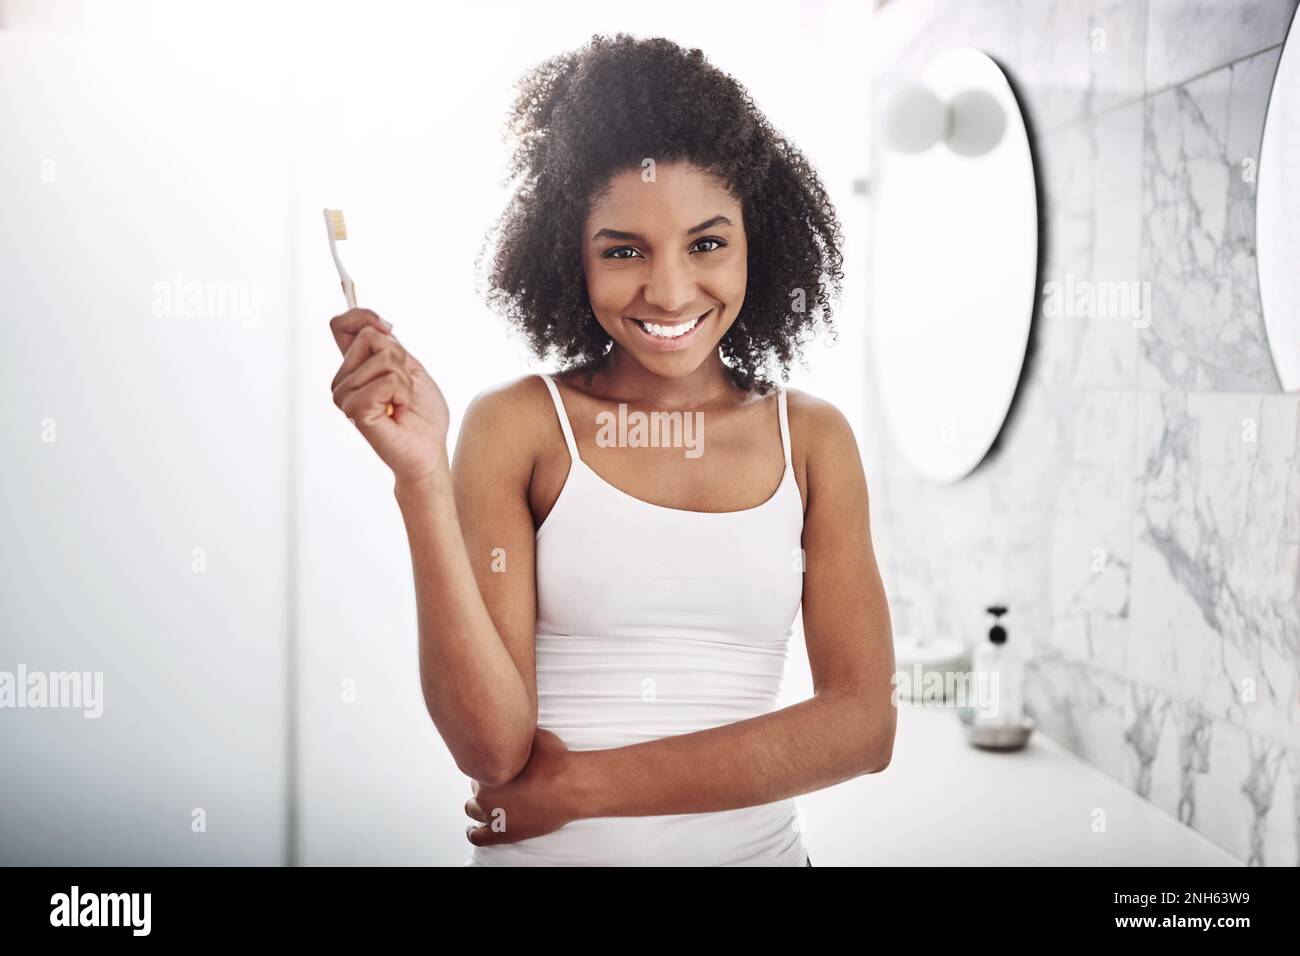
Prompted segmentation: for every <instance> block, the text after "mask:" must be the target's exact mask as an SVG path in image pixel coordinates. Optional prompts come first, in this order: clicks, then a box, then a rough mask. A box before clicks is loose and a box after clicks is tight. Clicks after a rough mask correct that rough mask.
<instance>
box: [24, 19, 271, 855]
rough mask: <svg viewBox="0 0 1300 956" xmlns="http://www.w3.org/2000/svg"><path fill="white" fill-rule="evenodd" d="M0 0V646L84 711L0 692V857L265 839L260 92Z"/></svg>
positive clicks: (130, 39) (266, 118)
mask: <svg viewBox="0 0 1300 956" xmlns="http://www.w3.org/2000/svg"><path fill="white" fill-rule="evenodd" d="M4 13H5V20H4V28H3V29H0V129H3V130H4V131H5V132H4V146H3V148H2V149H0V289H2V290H3V294H0V328H2V329H3V330H4V341H3V343H2V344H0V436H2V440H3V447H4V463H3V477H2V478H0V482H2V484H3V502H4V503H3V508H4V533H3V534H0V670H4V671H9V672H11V673H13V672H15V671H16V670H17V668H18V667H19V666H20V665H22V666H25V667H26V668H27V669H28V670H29V671H44V672H50V671H82V672H102V675H103V676H102V679H103V712H102V716H100V717H98V718H91V719H87V718H85V717H83V716H82V712H81V711H74V710H67V709H62V710H60V709H4V710H0V768H3V769H0V777H2V778H3V786H0V863H8V864H96V865H101V864H110V863H112V864H129V865H141V864H154V863H214V864H215V863H220V864H227V863H253V864H266V863H276V862H279V861H281V860H282V859H283V858H284V852H285V851H284V844H285V824H284V821H285V797H286V788H285V774H286V767H287V764H286V756H287V750H286V719H285V717H286V710H285V700H284V687H285V677H286V670H285V653H286V643H285V619H286V611H287V602H286V573H287V563H286V562H287V557H288V542H287V538H286V531H285V521H284V514H285V509H284V504H285V498H286V485H285V476H286V453H285V449H286V440H287V438H288V436H289V434H290V427H291V424H292V423H291V422H290V420H289V417H288V415H287V397H288V393H287V390H286V383H285V369H286V367H287V358H288V348H287V337H286V331H287V325H286V322H285V316H286V315H287V314H288V308H289V303H288V299H287V293H288V289H289V283H288V281H287V280H288V278H289V277H290V275H291V257H290V248H289V242H288V238H289V233H288V230H287V228H286V226H287V220H286V213H287V208H288V207H287V203H286V196H288V195H289V176H288V172H289V169H288V163H287V157H288V152H287V144H288V140H287V138H286V134H285V129H286V127H285V123H284V109H283V106H284V103H283V97H282V96H277V94H276V90H275V88H274V86H273V85H272V83H271V81H270V79H269V78H267V77H265V76H262V77H258V78H257V80H256V82H252V81H251V80H250V78H249V77H248V76H247V75H245V74H243V73H241V72H240V71H238V70H232V69H231V68H230V62H229V57H228V56H225V55H223V54H222V52H221V51H220V49H218V48H213V47H208V46H204V45H192V44H185V43H180V42H169V41H168V39H167V38H166V37H159V36H149V35H147V33H146V32H145V31H144V30H123V31H121V32H117V33H111V32H86V31H77V30H68V31H61V30H59V29H58V28H59V27H60V26H61V25H62V24H61V23H59V22H51V20H50V19H43V18H52V19H54V20H58V19H59V17H62V16H63V12H61V11H59V10H58V9H55V8H45V9H42V8H40V7H39V6H36V5H33V6H31V7H27V6H24V5H14V4H11V5H9V6H8V7H6V8H5V10H4ZM56 14H57V16H56ZM277 100H278V101H279V102H278V103H277ZM178 275H179V276H181V277H182V278H181V280H180V281H181V283H182V284H186V283H198V285H197V287H196V288H197V290H198V292H199V293H200V295H199V299H198V301H196V302H194V303H192V304H193V305H194V306H195V307H196V308H195V310H194V311H193V312H189V313H187V312H186V311H184V308H185V305H186V303H185V302H184V300H183V299H182V300H181V301H180V302H178V303H175V304H174V307H173V306H169V305H168V303H167V302H166V301H165V300H163V299H162V298H160V297H159V296H158V295H157V294H156V292H157V290H156V289H155V285H156V284H158V283H163V284H164V285H170V284H172V283H173V282H175V281H176V276H178ZM226 288H231V289H235V290H238V291H242V292H244V293H247V294H249V296H250V297H249V298H247V299H244V300H240V299H238V298H233V299H229V300H225V301H224V302H218V301H217V300H216V299H215V298H214V299H213V301H212V303H211V304H212V306H213V312H212V313H210V314H209V313H206V312H205V310H206V308H207V305H208V303H207V295H208V293H218V292H221V291H222V290H223V289H226ZM241 304H242V305H247V306H248V308H247V309H241V308H240V306H241ZM50 439H53V440H50ZM195 549H202V553H203V556H202V558H201V563H202V567H203V570H202V572H201V573H196V570H195V568H196V566H198V565H196V558H195ZM196 808H197V809H201V810H202V811H203V812H204V813H205V815H206V832H193V831H192V829H191V821H192V812H193V811H194V810H195V809H196Z"/></svg>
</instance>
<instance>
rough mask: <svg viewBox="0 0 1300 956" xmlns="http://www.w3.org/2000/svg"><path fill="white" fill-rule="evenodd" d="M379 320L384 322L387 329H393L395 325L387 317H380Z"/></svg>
mask: <svg viewBox="0 0 1300 956" xmlns="http://www.w3.org/2000/svg"><path fill="white" fill-rule="evenodd" d="M379 321H380V322H382V323H383V325H384V328H385V329H391V328H392V327H393V323H392V322H389V321H387V320H386V319H380V320H379Z"/></svg>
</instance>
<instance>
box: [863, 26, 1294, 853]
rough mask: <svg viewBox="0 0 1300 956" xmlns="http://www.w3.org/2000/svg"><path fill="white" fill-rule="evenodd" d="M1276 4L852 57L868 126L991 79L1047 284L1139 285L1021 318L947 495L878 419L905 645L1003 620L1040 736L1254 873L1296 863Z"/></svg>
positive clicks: (894, 589) (901, 42) (885, 47)
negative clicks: (990, 416) (1105, 300)
mask: <svg viewBox="0 0 1300 956" xmlns="http://www.w3.org/2000/svg"><path fill="white" fill-rule="evenodd" d="M1295 5H1296V4H1295V0H960V2H958V0H901V2H895V3H890V4H888V5H886V7H885V8H883V10H882V11H881V13H880V14H879V15H878V16H877V17H876V22H875V26H874V36H873V38H872V55H873V57H874V62H873V71H874V73H875V76H874V79H873V103H874V108H875V109H876V110H877V111H878V110H879V109H880V108H881V105H882V104H883V103H884V102H886V100H887V97H888V93H889V91H890V89H891V88H892V87H893V86H894V85H895V84H896V83H898V82H900V81H902V80H904V79H906V78H907V77H908V75H909V73H914V72H915V71H917V70H919V68H920V67H921V66H922V65H924V64H925V63H926V62H927V61H928V60H929V59H930V58H931V57H932V56H934V55H936V54H937V53H940V52H942V51H943V50H945V49H947V48H949V47H952V46H964V45H970V46H976V47H979V48H981V49H983V50H985V52H987V53H989V54H990V55H991V56H993V57H994V58H995V59H996V60H998V61H999V63H1000V64H1001V65H1002V66H1003V68H1004V70H1006V72H1007V74H1008V76H1009V77H1010V79H1011V81H1012V84H1013V86H1014V87H1015V89H1016V92H1017V95H1018V96H1019V97H1020V99H1021V102H1022V106H1023V108H1024V111H1025V114H1026V118H1027V120H1028V124H1029V127H1030V132H1031V136H1032V138H1033V145H1034V150H1035V158H1036V163H1037V165H1038V173H1039V179H1040V191H1041V196H1042V200H1043V212H1042V231H1043V234H1044V261H1043V264H1042V266H1041V269H1040V278H1041V279H1042V281H1043V282H1047V281H1053V280H1055V281H1059V282H1065V281H1066V280H1067V277H1069V276H1073V277H1074V278H1075V279H1076V280H1094V281H1096V280H1114V281H1128V282H1138V283H1150V285H1149V286H1148V287H1146V288H1147V289H1148V291H1149V301H1150V309H1149V313H1148V314H1147V315H1146V316H1144V317H1143V318H1142V319H1141V320H1136V319H1123V320H1117V319H1102V318H1059V317H1051V318H1049V317H1047V316H1045V315H1043V314H1042V313H1041V310H1040V314H1039V315H1037V316H1035V323H1034V331H1033V336H1032V341H1031V346H1030V354H1029V356H1028V359H1027V367H1026V372H1025V376H1024V379H1023V381H1022V383H1021V387H1020V391H1019V393H1018V394H1017V397H1016V402H1015V406H1014V407H1013V409H1012V412H1011V414H1010V416H1009V418H1008V421H1007V424H1006V426H1005V428H1004V429H1003V433H1002V434H1001V436H1000V437H999V440H998V443H997V444H996V445H995V447H994V449H993V451H992V452H991V454H990V456H989V458H988V459H987V460H986V461H985V462H984V464H982V465H981V466H980V468H979V469H977V470H976V471H975V472H974V473H973V474H972V475H971V476H970V477H968V478H967V479H965V480H964V481H962V482H959V483H957V484H955V485H950V486H946V487H937V486H933V485H928V484H926V483H925V482H923V481H921V480H919V479H918V478H917V477H916V476H915V475H914V474H913V473H912V472H911V470H910V469H909V467H908V465H907V463H906V462H905V461H904V460H903V459H902V458H901V456H899V455H897V454H895V453H894V452H893V451H892V449H891V448H890V443H889V439H888V436H887V433H886V430H885V425H884V422H883V420H881V418H880V416H879V415H878V414H877V411H876V407H875V405H874V403H873V407H872V409H871V410H870V412H869V420H870V421H871V422H872V424H873V425H874V426H875V427H872V429H871V434H870V435H869V436H867V437H866V439H865V442H864V444H865V445H866V446H867V447H866V451H867V455H868V459H869V460H868V462H867V467H868V474H869V476H870V480H871V484H872V493H871V494H872V515H873V529H874V534H875V536H876V538H877V547H878V549H879V557H880V560H881V565H882V571H883V573H884V575H885V577H886V584H887V586H888V588H889V591H890V595H891V604H892V606H893V607H894V609H895V629H896V632H898V633H907V632H917V631H925V632H928V633H938V634H948V635H953V636H957V637H959V638H961V639H962V640H964V641H966V642H967V643H969V644H972V645H973V644H974V642H976V641H978V640H983V635H984V633H985V630H986V626H987V625H986V615H985V614H984V612H983V609H984V607H985V606H986V605H988V604H990V603H994V602H995V601H1004V602H1006V603H1008V604H1009V605H1010V608H1011V612H1010V615H1009V616H1008V619H1007V625H1008V629H1009V631H1010V633H1011V637H1012V640H1013V641H1015V642H1017V643H1018V644H1019V646H1020V647H1021V648H1022V649H1023V650H1024V651H1025V653H1026V655H1028V656H1029V658H1030V664H1029V671H1028V672H1029V686H1028V688H1027V696H1028V701H1029V708H1030V711H1031V713H1032V714H1033V715H1034V716H1035V718H1036V719H1037V720H1038V722H1039V724H1040V727H1041V728H1042V731H1043V732H1045V733H1047V734H1049V735H1050V736H1052V737H1054V738H1055V739H1057V740H1059V741H1061V742H1062V743H1064V744H1065V745H1067V746H1068V747H1070V748H1071V749H1072V750H1073V751H1074V752H1075V753H1077V754H1078V755H1079V756H1080V757H1082V758H1083V759H1085V760H1088V761H1089V762H1091V763H1093V764H1094V765H1096V766H1097V767H1099V768H1100V769H1101V770H1103V771H1105V772H1106V773H1108V774H1110V775H1112V776H1114V777H1115V778H1116V779H1119V780H1121V781H1123V782H1124V783H1125V784H1126V785H1128V786H1129V787H1131V788H1132V789H1133V790H1134V791H1135V792H1137V793H1138V794H1140V795H1141V796H1143V797H1145V798H1146V799H1149V800H1151V801H1153V802H1154V803H1156V804H1157V805H1158V806H1160V807H1162V808H1163V809H1165V810H1167V811H1168V812H1169V813H1170V814H1171V815H1173V816H1175V817H1177V818H1178V819H1180V820H1182V821H1183V822H1184V823H1186V824H1187V825H1188V826H1189V827H1192V828H1194V829H1196V830H1197V831H1199V832H1200V833H1201V834H1203V835H1204V836H1205V837H1207V838H1208V839H1210V840H1212V841H1214V842H1215V843H1217V844H1219V845H1220V846H1222V847H1224V848H1225V849H1227V850H1228V851H1229V852H1230V853H1232V854H1233V855H1235V856H1236V857H1238V858H1239V859H1240V860H1242V861H1243V862H1244V863H1248V864H1251V865H1289V866H1294V865H1297V864H1300V395H1296V394H1294V393H1292V394H1284V393H1282V391H1281V389H1280V386H1279V383H1278V380H1277V377H1276V374H1275V372H1274V370H1273V365H1272V362H1271V359H1270V357H1269V351H1268V345H1267V341H1266V338H1265V332H1264V325H1263V320H1262V318H1261V315H1260V301H1259V291H1258V287H1257V281H1256V275H1255V255H1254V243H1255V237H1254V180H1253V176H1252V175H1251V172H1252V164H1253V162H1254V160H1255V158H1256V157H1257V156H1258V150H1259V142H1260V136H1261V132H1262V128H1263V121H1264V114H1265V107H1266V104H1267V99H1268V94H1269V89H1270V84H1271V82H1272V77H1273V73H1274V71H1275V69H1276V66H1277V62H1278V57H1279V52H1280V45H1281V43H1282V41H1283V39H1284V37H1285V36H1286V31H1287V27H1288V24H1289V23H1290V20H1291V16H1292V14H1293V12H1294V10H1295ZM877 115H879V114H878V113H877ZM877 128H878V127H877Z"/></svg>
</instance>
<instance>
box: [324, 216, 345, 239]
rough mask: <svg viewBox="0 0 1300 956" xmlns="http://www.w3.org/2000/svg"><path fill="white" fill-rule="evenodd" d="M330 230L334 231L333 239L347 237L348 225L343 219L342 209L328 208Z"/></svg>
mask: <svg viewBox="0 0 1300 956" xmlns="http://www.w3.org/2000/svg"><path fill="white" fill-rule="evenodd" d="M326 213H327V214H328V215H329V221H330V231H332V232H333V233H334V238H335V239H346V238H347V237H348V225H347V223H346V222H344V221H343V210H342V209H328V210H326Z"/></svg>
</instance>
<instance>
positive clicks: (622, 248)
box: [601, 246, 641, 259]
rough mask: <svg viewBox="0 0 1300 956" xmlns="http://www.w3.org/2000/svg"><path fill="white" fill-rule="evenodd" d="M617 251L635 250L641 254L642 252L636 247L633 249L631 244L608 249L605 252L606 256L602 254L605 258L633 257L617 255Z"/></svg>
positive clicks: (634, 251)
mask: <svg viewBox="0 0 1300 956" xmlns="http://www.w3.org/2000/svg"><path fill="white" fill-rule="evenodd" d="M617 252H633V253H636V254H637V255H640V254H641V253H639V252H637V251H636V250H635V249H633V248H632V247H631V246H617V247H616V248H613V249H610V250H608V251H607V252H606V253H605V254H604V256H602V257H601V258H604V259H629V258H631V257H630V256H619V255H615V253H617Z"/></svg>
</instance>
